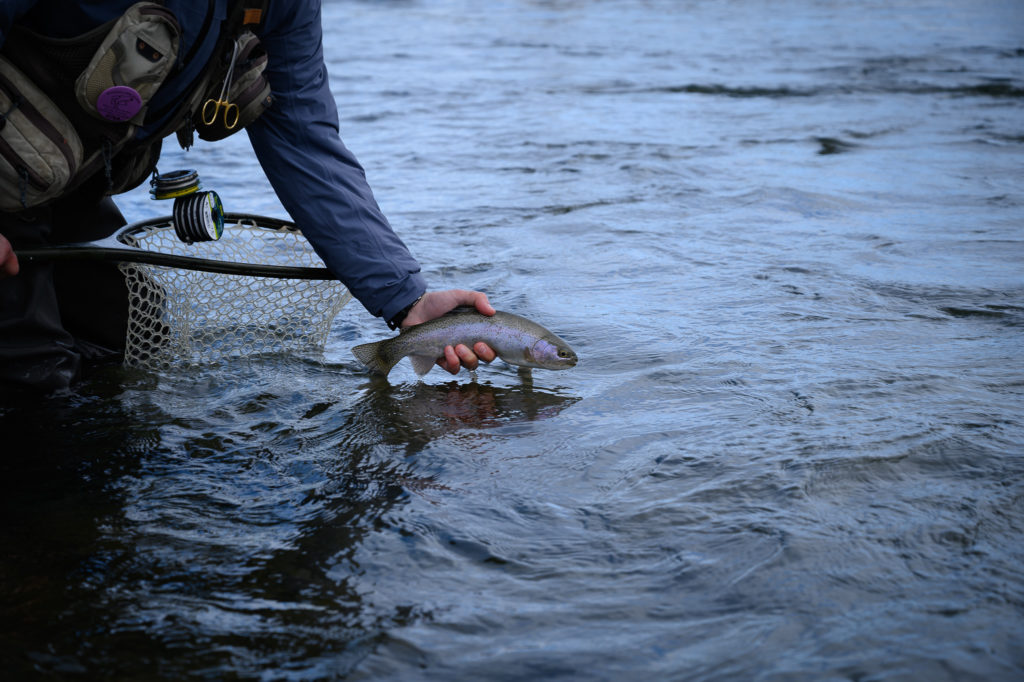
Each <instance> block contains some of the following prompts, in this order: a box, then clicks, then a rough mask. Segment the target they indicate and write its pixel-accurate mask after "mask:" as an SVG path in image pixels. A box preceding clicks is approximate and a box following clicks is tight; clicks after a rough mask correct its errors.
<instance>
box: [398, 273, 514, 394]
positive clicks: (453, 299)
mask: <svg viewBox="0 0 1024 682" xmlns="http://www.w3.org/2000/svg"><path fill="white" fill-rule="evenodd" d="M462 305H468V306H473V307H474V308H476V309H477V312H479V313H481V314H483V315H487V316H491V315H493V314H494V313H495V312H496V311H495V310H494V307H493V306H492V305H491V303H490V301H488V300H487V294H485V293H483V292H481V291H467V290H465V289H450V290H448V291H428V292H427V293H425V294H423V298H421V299H420V300H419V302H418V303H417V304H416V305H415V306H413V309H412V310H410V311H409V314H408V315H406V316H405V320H403V321H402V327H403V328H404V327H411V326H412V325H414V324H422V323H423V322H428V321H430V320H433V319H436V318H438V317H441V316H442V315H444V314H445V313H447V312H448V311H449V310H452V309H454V308H457V307H459V306H462ZM496 357H498V354H497V353H495V352H494V350H493V349H492V348H491V347H490V346H488V345H487V344H486V343H484V342H482V341H480V342H477V343H475V344H473V348H472V349H470V348H469V347H468V346H466V345H465V344H462V343H460V344H458V345H457V346H455V347H452V346H445V349H444V357H442V358H438V360H437V366H438V367H440V368H442V369H443V370H445V371H446V372H449V373H451V374H458V373H459V369H460V367H465V368H466V369H468V370H474V369H476V368H477V366H478V365H479V361H480V360H483V361H484V362H492V361H493V360H494V358H496Z"/></svg>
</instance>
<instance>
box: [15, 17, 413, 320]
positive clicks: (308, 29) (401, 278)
mask: <svg viewBox="0 0 1024 682" xmlns="http://www.w3.org/2000/svg"><path fill="white" fill-rule="evenodd" d="M132 4H133V0H106V1H98V0H94V1H92V2H90V1H88V0H79V1H78V2H75V1H73V0H3V1H2V2H0V47H2V44H3V41H4V38H5V37H6V35H7V33H8V31H9V29H10V27H11V26H12V25H13V24H14V23H24V24H25V25H26V26H28V27H29V28H31V29H32V30H34V31H36V32H38V33H40V34H43V35H47V36H51V37H59V38H69V37H73V36H77V35H80V34H82V33H84V32H86V31H88V30H89V29H92V28H94V27H96V26H99V25H100V24H102V23H104V22H106V21H108V20H110V19H113V18H116V17H118V16H120V15H121V14H123V13H124V11H125V10H126V9H127V8H128V7H129V6H131V5H132ZM163 4H164V5H165V6H166V7H167V8H168V9H170V10H171V11H172V12H174V14H175V16H176V17H177V19H178V22H179V24H180V25H181V28H182V40H181V46H180V48H179V51H178V54H179V63H180V62H181V61H182V60H183V58H184V57H185V56H186V55H189V54H190V53H191V54H192V58H191V59H190V60H189V62H188V63H185V64H181V66H182V67H183V68H182V69H181V70H180V71H179V72H178V73H176V74H175V75H174V76H173V77H172V78H171V79H169V80H168V81H167V82H165V84H164V85H163V87H162V88H161V89H160V91H159V92H158V93H157V95H156V96H155V97H154V99H153V101H152V102H151V103H150V105H149V110H150V111H159V110H160V109H161V107H162V105H164V104H167V103H169V102H174V101H177V99H178V98H179V97H180V96H181V95H182V94H183V93H184V91H185V90H186V89H187V88H188V85H189V83H191V82H192V80H193V78H194V77H195V76H196V75H197V74H198V73H199V72H200V71H202V69H203V68H204V67H205V65H206V62H207V60H208V59H209V56H210V54H211V53H212V52H213V47H214V45H215V43H216V39H217V27H219V26H220V23H221V21H222V20H223V19H224V17H225V16H226V14H227V4H228V3H227V0H208V2H201V1H197V0H166V1H165V2H164V3H163ZM204 26H212V27H214V28H213V29H212V30H208V31H206V32H205V34H204V32H203V29H204ZM260 41H261V42H262V43H263V45H264V47H265V48H266V51H267V55H268V61H267V69H266V72H265V76H266V77H267V79H268V81H269V82H270V85H271V91H272V94H273V97H274V103H273V106H271V108H270V109H268V110H267V111H265V112H264V113H263V115H262V116H261V117H260V118H259V119H258V120H257V121H256V122H255V123H253V124H251V125H250V126H249V127H248V128H247V131H248V134H249V140H250V141H251V142H252V147H253V149H254V150H255V152H256V157H257V158H258V159H259V162H260V165H261V166H262V167H263V170H264V172H265V173H266V175H267V178H268V179H269V180H270V183H271V185H273V187H274V191H275V192H276V193H277V196H278V198H279V199H280V200H281V203H282V205H283V206H284V208H285V210H287V211H288V214H289V215H290V216H291V218H292V220H293V221H294V222H295V224H296V225H297V226H298V227H299V229H301V230H302V233H303V234H304V235H305V236H306V238H307V239H308V240H309V242H310V244H312V245H313V248H314V249H316V252H317V253H318V254H319V255H320V257H321V258H323V260H324V262H325V263H326V265H327V267H329V268H330V269H331V271H332V272H334V273H335V274H336V275H337V276H338V279H340V280H341V281H342V283H344V284H345V286H346V287H348V289H349V291H351V292H352V295H353V296H355V297H356V299H358V300H359V301H360V302H361V303H362V304H363V305H364V306H365V307H366V309H367V310H368V311H370V313H372V314H373V315H377V316H382V317H383V318H384V319H386V320H387V319H391V318H392V317H393V316H395V315H396V314H397V313H398V312H399V311H400V310H401V309H402V308H404V307H406V306H407V305H409V304H410V303H412V302H413V301H414V300H416V299H417V298H418V297H419V296H420V295H421V294H423V292H424V291H425V290H426V282H425V280H424V279H423V276H422V275H421V274H420V266H419V263H417V261H416V259H415V258H413V256H412V254H410V253H409V250H408V248H406V246H405V244H403V243H402V240H401V239H399V237H398V236H397V235H396V234H395V233H394V231H393V230H392V229H391V226H390V225H389V224H388V221H387V219H386V218H385V217H384V215H383V213H382V212H381V210H380V207H379V206H378V205H377V202H376V201H375V200H374V198H373V193H372V192H371V190H370V187H369V185H368V184H367V182H366V174H365V172H364V171H363V168H362V166H360V164H359V162H358V161H357V160H356V158H355V156H354V155H353V154H352V152H350V151H349V150H348V149H347V148H346V147H345V145H344V143H343V142H342V141H341V137H340V136H339V133H338V110H337V106H336V104H335V102H334V97H333V96H332V95H331V91H330V87H329V85H328V80H327V69H326V66H325V65H324V59H323V42H322V27H321V24H320V2H319V0H271V2H270V6H269V11H268V12H267V17H266V20H265V21H264V23H263V27H262V30H261V32H260ZM156 127H157V125H155V123H154V124H151V125H148V126H147V127H146V128H144V129H143V130H141V131H140V136H141V137H145V136H146V135H147V134H152V129H154V128H156Z"/></svg>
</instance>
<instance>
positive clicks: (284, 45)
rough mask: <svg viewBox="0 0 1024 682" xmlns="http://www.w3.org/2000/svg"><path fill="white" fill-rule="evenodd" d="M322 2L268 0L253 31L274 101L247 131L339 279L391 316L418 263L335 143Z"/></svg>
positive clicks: (418, 289)
mask: <svg viewBox="0 0 1024 682" xmlns="http://www.w3.org/2000/svg"><path fill="white" fill-rule="evenodd" d="M322 33H323V30H322V27H321V24H320V3H319V2H317V1H314V0H303V1H301V2H271V3H270V10H269V13H268V16H267V20H266V23H265V24H264V30H263V33H262V34H261V36H260V40H261V41H262V43H263V44H264V46H265V47H266V50H267V55H268V62H267V71H266V75H267V78H268V80H269V81H270V85H271V92H272V94H273V97H274V103H273V105H272V106H271V108H270V109H268V110H267V111H265V112H264V113H263V115H262V116H261V117H260V118H259V119H258V120H257V121H256V122H255V123H253V124H252V125H250V126H249V128H248V132H249V139H250V140H251V141H252V146H253V149H254V150H255V151H256V156H257V158H258V159H259V161H260V165H261V166H262V167H263V170H264V172H265V173H266V175H267V178H268V179H269V180H270V183H271V185H273V187H274V190H275V192H276V193H277V196H278V198H279V199H280V200H281V203H282V204H283V205H284V208H285V210H287V211H288V213H289V215H290V216H291V218H292V220H294V221H295V224H296V225H297V226H298V227H299V229H301V230H302V232H303V234H304V235H305V236H306V239H308V240H309V242H310V244H312V245H313V248H314V249H315V250H316V252H317V253H318V254H319V255H320V257H321V258H322V259H323V260H324V263H326V265H327V267H328V268H330V269H331V270H332V271H333V272H334V273H335V274H336V275H337V276H338V279H340V280H341V281H342V283H344V284H345V286H346V287H348V289H349V291H351V292H352V295H353V296H355V297H356V299H358V300H359V301H360V302H361V303H362V304H363V305H364V306H365V307H366V309H367V310H368V311H369V312H370V313H372V314H373V315H377V316H382V317H384V319H386V320H387V319H391V318H392V317H393V316H394V315H395V314H397V313H398V311H400V310H401V309H402V308H404V307H405V306H407V305H409V304H410V303H412V302H413V301H415V300H416V299H417V298H418V297H419V296H420V295H422V294H423V292H424V291H425V290H426V282H425V281H424V279H423V276H422V275H421V274H420V266H419V263H417V262H416V259H415V258H413V256H412V254H410V253H409V250H408V248H406V246H405V244H403V243H402V240H401V239H400V238H399V237H398V236H397V235H396V234H395V233H394V231H393V230H392V229H391V226H390V225H389V224H388V221H387V219H386V218H385V217H384V215H383V213H382V212H381V210H380V207H379V206H378V205H377V202H376V201H375V200H374V198H373V193H372V192H371V190H370V187H369V185H368V184H367V181H366V174H365V172H364V170H363V168H362V167H361V166H360V165H359V162H358V161H357V160H356V158H355V156H354V155H353V154H352V152H350V151H349V150H348V149H347V148H346V147H345V145H344V143H342V141H341V137H340V136H339V132H338V110H337V106H336V104H335V102H334V97H333V96H332V95H331V91H330V87H329V85H328V81H327V72H326V67H325V65H324V59H323V45H322Z"/></svg>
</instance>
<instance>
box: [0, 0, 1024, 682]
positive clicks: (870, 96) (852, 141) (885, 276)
mask: <svg viewBox="0 0 1024 682" xmlns="http://www.w3.org/2000/svg"><path fill="white" fill-rule="evenodd" d="M324 24H325V33H326V37H327V46H326V54H327V59H328V65H329V70H330V73H331V78H332V88H333V90H334V92H335V94H336V97H337V101H338V103H339V107H340V111H341V128H342V135H343V138H344V139H345V140H346V143H347V144H348V145H349V147H351V148H352V149H353V150H354V151H355V152H356V154H357V155H358V156H359V158H360V159H361V161H362V162H363V164H364V165H365V166H366V167H367V170H368V175H369V178H370V181H371V184H372V185H373V187H374V188H375V191H376V193H377V198H378V200H379V202H380V203H381V205H382V207H383V209H384V211H385V213H387V214H388V216H389V217H390V219H391V221H392V223H393V224H394V226H395V228H396V229H397V230H398V231H399V233H400V234H401V235H402V236H403V238H404V239H405V240H406V241H407V243H408V244H409V245H410V247H411V248H412V250H413V252H414V253H415V254H416V255H417V257H418V258H419V259H420V261H421V262H422V263H423V265H424V269H425V271H426V273H427V275H428V277H429V279H430V281H431V283H432V286H434V287H436V288H442V287H468V288H479V289H482V290H485V291H487V292H488V293H489V295H490V297H491V299H492V301H493V302H494V303H495V304H496V306H497V307H499V308H501V309H504V310H509V311H513V312H517V313H519V314H522V315H525V316H527V317H530V318H533V319H535V320H537V321H539V322H541V323H542V324H545V325H546V326H548V327H549V328H551V329H552V330H554V331H555V332H556V333H558V334H559V335H561V336H562V337H564V338H565V339H567V340H568V341H570V343H572V345H573V346H574V348H575V349H576V350H577V352H578V353H579V355H580V357H581V362H580V364H579V365H578V366H577V367H576V368H575V369H573V370H571V371H568V372H560V373H555V372H543V371H536V372H535V374H534V377H533V381H532V383H531V382H528V381H524V380H523V379H522V378H520V377H519V376H518V375H517V373H516V372H515V371H514V369H512V368H510V367H508V366H506V365H503V364H502V363H500V362H496V363H494V364H493V365H491V366H488V367H483V368H481V369H480V370H479V371H478V372H477V373H476V376H475V377H473V376H470V375H468V374H466V373H463V374H461V375H460V376H459V377H458V378H455V379H453V378H452V377H451V376H449V375H447V374H444V373H443V372H441V371H439V370H435V371H434V372H433V373H431V374H429V375H427V376H426V377H425V379H424V380H422V381H421V380H418V379H417V378H416V376H415V375H414V374H413V372H412V370H411V369H410V367H409V365H408V364H407V363H403V364H402V365H400V366H399V367H398V368H397V369H396V370H395V371H394V372H393V373H392V375H391V376H390V378H389V380H387V381H379V380H371V379H370V378H369V377H368V376H367V375H366V374H365V373H364V372H363V371H362V370H361V369H360V367H359V366H358V363H357V362H356V361H355V359H354V358H353V357H352V356H351V354H350V351H349V349H350V348H351V346H353V345H355V344H357V343H361V342H366V341H369V340H374V339H378V338H383V337H384V336H385V335H386V330H385V329H384V328H383V325H382V324H381V323H380V322H379V321H378V320H375V319H373V318H371V317H370V316H369V315H368V314H367V313H366V312H365V311H363V310H362V309H361V308H360V307H359V306H358V304H355V303H353V304H350V305H349V306H347V307H346V308H345V309H344V310H342V312H341V314H340V315H339V317H338V318H337V320H336V322H335V325H334V328H333V331H332V333H331V336H330V340H329V342H328V345H327V347H326V349H325V352H324V354H323V357H322V358H319V357H318V358H308V357H296V356H290V355H279V356H272V357H264V358H260V359H251V360H237V361H225V362H224V363H222V364H217V365H213V366H206V367H202V368H199V369H196V370H194V371H180V372H175V371H168V372H164V373H146V372H139V371H128V370H125V369H122V368H119V367H112V368H105V369H103V370H102V371H99V372H97V373H95V374H93V375H92V376H90V377H89V378H88V379H87V381H85V382H84V383H83V384H82V385H81V386H79V387H78V389H77V390H76V392H75V393H74V394H73V395H71V396H64V397H54V398H50V399H46V400H42V401H40V402H38V403H32V404H19V405H4V406H3V408H2V412H0V414H2V418H3V434H4V444H3V450H4V457H3V458H2V460H3V464H2V467H3V471H2V480H3V485H4V493H3V509H4V522H3V524H2V530H0V537H2V547H3V557H2V558H0V586H2V595H3V596H2V612H0V613H2V618H0V623H2V625H0V628H2V630H3V635H2V642H3V667H4V669H5V670H6V671H13V672H14V674H15V678H33V677H43V678H46V677H51V678H55V679H56V678H60V679H76V678H83V679H84V678H88V679H174V680H181V679H191V678H198V679H267V680H275V679H295V680H307V679H310V680H312V679H340V678H348V679H356V680H362V679H374V680H377V679H381V680H407V679H426V680H480V679H488V680H532V679H557V680H563V679H564V680H570V679H572V680H578V679H586V680H623V679H678V680H712V679H748V680H750V679H757V680H783V679H786V680H789V679H828V680H833V679H835V680H840V679H870V680H923V679H927V680H968V679H972V680H973V679H977V680H1018V679H1021V677H1022V676H1024V366H1022V362H1021V357H1022V350H1024V336H1022V329H1024V234H1022V227H1024V110H1022V107H1021V103H1022V99H1024V4H1021V3H1020V2H1019V1H1017V0H1007V1H1005V2H1001V1H999V0H982V1H978V2H974V1H972V2H966V1H963V2H958V1H955V0H896V1H892V2H881V1H879V0H869V1H867V2H856V3H854V2H840V1H839V0H784V1H782V2H770V3H769V2H758V1H755V0H725V1H722V2H710V1H707V2H697V1H689V2H688V1H683V0H678V1H673V0H649V1H646V2H645V1H640V0H635V1H634V0H604V1H598V0H591V1H586V0H548V1H541V0H532V1H531V0H502V1H498V0H495V1H494V2H486V3H480V2H470V1H468V0H422V1H417V2H398V1H393V2H385V1H379V2H365V1H364V2H329V3H327V4H326V6H325V7H324ZM239 137H240V139H232V140H230V141H228V142H225V143H223V144H219V145H204V144H200V145H199V146H198V147H196V148H193V149H192V150H191V151H190V152H188V153H187V154H183V153H181V152H176V151H175V150H174V149H173V148H172V147H173V144H172V143H171V142H169V143H168V144H167V145H165V160H164V161H163V162H162V163H161V168H162V169H170V168H172V167H175V165H176V164H179V165H180V167H193V168H198V169H199V170H200V173H201V174H202V175H203V178H204V184H205V185H206V186H207V187H208V188H213V189H216V190H217V191H218V192H219V193H220V195H221V196H222V198H223V199H224V202H225V204H226V207H227V208H228V210H235V211H247V212H255V213H264V214H268V215H278V216H280V215H283V212H282V210H281V209H280V206H279V205H278V204H277V203H276V200H275V199H274V198H273V196H272V193H271V192H270V191H269V188H268V185H267V184H266V182H265V180H263V178H262V175H261V174H260V171H259V166H258V165H257V164H256V162H255V161H254V159H253V157H252V155H251V151H250V150H249V148H248V142H247V141H246V140H245V139H244V136H239ZM121 205H122V207H123V209H124V210H125V212H126V214H127V215H128V217H129V219H130V220H141V219H144V218H147V217H149V216H151V215H162V214H164V213H166V212H167V211H166V210H164V209H165V207H164V206H162V205H157V204H156V202H152V201H150V200H149V198H148V196H147V195H146V193H145V191H144V188H143V189H140V190H138V191H136V192H133V193H132V194H130V195H128V196H127V197H125V199H124V201H122V202H121ZM19 438H21V439H26V440H25V444H23V445H16V443H18V442H20V441H19V440H18V439H19Z"/></svg>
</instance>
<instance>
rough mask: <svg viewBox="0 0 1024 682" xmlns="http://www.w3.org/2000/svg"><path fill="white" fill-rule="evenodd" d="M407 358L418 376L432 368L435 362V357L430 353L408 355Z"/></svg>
mask: <svg viewBox="0 0 1024 682" xmlns="http://www.w3.org/2000/svg"><path fill="white" fill-rule="evenodd" d="M409 360H410V361H411V362H412V370H413V371H414V372H416V374H418V375H419V376H423V375H424V374H426V373H427V372H429V371H430V370H431V369H433V367H434V363H435V362H437V358H435V357H434V356H432V355H410V356H409Z"/></svg>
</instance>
